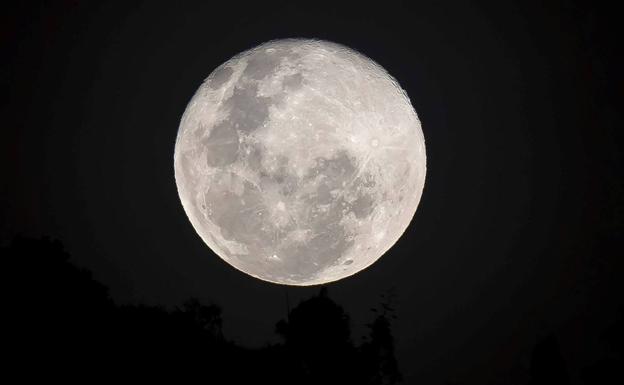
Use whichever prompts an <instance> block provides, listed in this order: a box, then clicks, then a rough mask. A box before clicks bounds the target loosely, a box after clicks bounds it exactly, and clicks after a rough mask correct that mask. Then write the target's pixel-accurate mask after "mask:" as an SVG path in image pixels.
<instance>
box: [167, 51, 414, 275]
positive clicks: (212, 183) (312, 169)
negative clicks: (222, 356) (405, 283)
mask: <svg viewBox="0 0 624 385" xmlns="http://www.w3.org/2000/svg"><path fill="white" fill-rule="evenodd" d="M174 169H175V180H176V184H177V188H178V193H179V196H180V200H181V201H182V205H183V207H184V210H185V212H186V214H187V215H188V218H189V220H190V222H191V223H192V225H193V227H194V228H195V230H196V231H197V233H198V234H199V236H200V237H201V238H202V239H203V240H204V242H205V243H206V244H207V245H208V246H209V247H210V249H212V251H214V252H215V253H216V254H217V255H218V256H219V257H221V258H222V259H223V260H224V261H226V262H227V263H229V264H230V265H232V266H234V267H235V268H237V269H238V270H240V271H242V272H244V273H247V274H249V275H251V276H254V277H256V278H259V279H262V280H265V281H270V282H274V283H279V284H286V285H300V286H305V285H317V284H323V283H327V282H332V281H336V280H339V279H342V278H344V277H347V276H350V275H352V274H355V273H357V272H359V271H361V270H362V269H364V268H366V267H368V266H370V265H371V264H372V263H374V262H375V261H376V260H378V259H379V258H380V257H381V256H382V255H383V254H384V253H385V252H386V251H387V250H388V249H390V248H391V247H392V245H394V244H395V243H396V241H397V240H398V239H399V238H400V237H401V235H402V234H403V233H404V232H405V230H406V228H407V226H408V225H409V223H410V221H411V220H412V218H413V216H414V214H415V212H416V208H417V206H418V203H419V201H420V197H421V194H422V190H423V187H424V183H425V172H426V155H425V141H424V137H423V133H422V129H421V125H420V121H419V119H418V116H417V115H416V112H415V111H414V108H413V107H412V105H411V103H410V101H409V98H408V96H407V94H406V93H405V91H403V89H402V88H401V87H400V86H399V84H398V82H397V81H396V79H394V78H393V77H392V76H391V75H389V74H388V73H387V72H386V70H384V69H383V68H382V67H381V66H380V65H379V64H377V63H375V62H374V61H373V60H371V59H369V58H368V57H366V56H364V55H362V54H361V53H359V52H356V51H354V50H352V49H350V48H347V47H345V46H342V45H339V44H336V43H331V42H327V41H319V40H307V39H286V40H275V41H270V42H267V43H264V44H261V45H259V46H257V47H255V48H253V49H250V50H248V51H245V52H243V53H240V54H238V55H236V56H235V57H233V58H232V59H230V60H228V61H227V62H225V63H223V64H222V65H220V66H219V67H218V68H216V69H215V70H214V71H213V72H212V73H211V74H210V75H209V76H208V78H207V79H206V80H205V81H204V82H203V83H202V84H201V85H200V87H199V89H198V90H197V92H196V93H195V95H194V96H193V97H192V99H191V100H190V102H189V104H188V106H187V107H186V110H185V111H184V114H183V116H182V119H181V122H180V127H179V131H178V135H177V139H176V144H175V154H174Z"/></svg>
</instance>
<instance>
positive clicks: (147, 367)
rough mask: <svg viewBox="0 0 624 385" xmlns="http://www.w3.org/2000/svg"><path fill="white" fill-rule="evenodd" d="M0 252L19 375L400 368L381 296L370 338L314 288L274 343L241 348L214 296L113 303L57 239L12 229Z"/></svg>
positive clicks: (360, 378)
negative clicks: (175, 302) (166, 302)
mask: <svg viewBox="0 0 624 385" xmlns="http://www.w3.org/2000/svg"><path fill="white" fill-rule="evenodd" d="M0 255H1V259H0V261H1V263H2V264H3V267H4V268H3V269H2V273H1V274H2V281H3V284H4V285H5V287H6V290H4V294H5V296H6V297H7V301H5V304H6V307H7V309H8V311H7V312H6V315H5V316H4V321H8V325H9V326H8V327H7V328H6V329H5V334H6V337H8V338H5V341H6V343H5V350H6V351H8V352H10V353H11V354H10V356H11V360H12V361H9V363H10V364H11V365H10V366H11V368H12V369H14V370H15V371H16V372H18V373H20V375H22V378H23V376H24V375H28V376H41V377H44V378H46V380H50V379H52V378H57V379H58V378H63V379H67V378H68V377H72V376H73V377H77V378H78V379H79V380H80V381H81V382H86V381H89V379H91V378H94V377H96V378H98V379H103V378H109V379H110V380H116V381H117V380H118V379H119V378H124V379H129V378H136V379H137V380H139V381H141V382H146V381H148V380H152V379H154V380H159V381H162V380H163V379H165V378H174V379H175V381H176V382H179V381H180V380H181V379H182V378H186V377H192V378H204V379H205V380H206V381H207V382H208V383H214V384H226V383H227V384H236V383H251V382H260V383H264V382H267V383H269V382H270V383H272V384H274V385H275V384H293V383H297V384H313V383H314V384H318V383H323V384H338V383H340V384H345V383H354V384H392V383H396V381H398V379H399V378H400V376H398V370H397V368H396V360H395V359H394V353H393V345H392V335H391V332H390V323H389V322H388V320H387V317H388V314H389V311H390V309H389V308H388V307H387V304H382V308H383V309H385V310H384V311H383V313H382V314H379V315H378V316H377V318H376V319H375V320H374V321H373V323H372V324H371V325H369V327H370V329H371V336H370V342H369V343H368V344H366V345H363V346H360V347H356V346H354V344H353V342H352V340H351V327H350V320H349V317H348V315H347V314H346V313H345V311H344V310H343V309H342V307H340V306H339V305H338V304H336V303H335V302H334V301H333V300H331V299H330V298H329V295H328V291H327V288H321V290H320V293H319V294H318V295H317V296H314V297H312V298H310V299H308V300H305V301H303V302H301V303H300V304H299V305H298V306H296V307H295V308H294V309H292V311H290V312H289V314H288V318H287V320H282V321H279V322H278V323H277V324H276V332H277V333H278V334H279V335H280V336H282V338H283V340H284V343H283V344H274V345H267V346H265V347H263V348H259V349H249V348H245V347H242V346H239V345H237V344H235V343H233V342H231V341H228V340H227V339H226V338H225V336H224V335H223V331H222V324H223V321H222V318H221V308H220V307H219V306H217V305H215V304H208V305H205V304H202V303H201V302H200V301H199V300H198V299H195V298H191V299H189V300H188V301H186V302H185V303H183V304H182V306H180V307H177V308H175V309H173V310H167V309H165V308H162V307H158V306H146V305H122V306H118V305H115V304H114V303H113V301H112V300H111V298H110V297H109V295H108V290H107V288H106V287H105V286H104V285H102V284H100V283H99V282H97V281H95V280H94V279H93V277H92V275H91V273H89V272H88V271H87V270H84V269H80V268H77V267H76V266H74V265H73V264H71V263H70V261H69V254H68V253H67V252H66V251H65V250H64V249H63V246H62V244H61V243H60V242H59V241H52V240H50V239H48V238H43V239H29V238H22V237H18V238H15V239H14V240H13V241H12V242H11V243H10V244H9V245H8V246H5V247H2V248H0ZM365 366H367V367H366V368H365ZM34 369H35V370H34Z"/></svg>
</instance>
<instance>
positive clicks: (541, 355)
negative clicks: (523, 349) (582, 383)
mask: <svg viewBox="0 0 624 385" xmlns="http://www.w3.org/2000/svg"><path fill="white" fill-rule="evenodd" d="M530 374H531V382H530V385H547V384H548V385H552V384H560V385H566V384H570V378H569V375H568V371H567V369H566V366H565V361H564V359H563V356H562V355H561V349H560V348H559V342H558V341H557V338H556V337H555V335H554V334H550V335H548V336H547V337H546V338H544V339H542V340H541V341H540V342H538V343H537V345H536V346H535V348H534V349H533V354H532V357H531V369H530Z"/></svg>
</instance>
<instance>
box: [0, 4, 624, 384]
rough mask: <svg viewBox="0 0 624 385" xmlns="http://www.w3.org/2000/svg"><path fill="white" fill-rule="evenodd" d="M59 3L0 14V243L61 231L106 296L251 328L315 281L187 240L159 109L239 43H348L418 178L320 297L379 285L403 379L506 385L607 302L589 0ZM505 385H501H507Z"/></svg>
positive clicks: (617, 157) (356, 312) (617, 129)
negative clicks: (280, 281) (362, 59)
mask: <svg viewBox="0 0 624 385" xmlns="http://www.w3.org/2000/svg"><path fill="white" fill-rule="evenodd" d="M543 3H544V2H540V4H537V3H536V4H534V5H529V4H527V2H525V1H496V2H489V3H486V2H476V1H475V2H470V1H462V2H460V1H457V2H456V1H452V2H450V1H438V2H434V1H431V2H428V1H427V2H420V1H412V2H407V1H406V2H404V3H391V2H377V3H375V4H374V5H372V4H371V5H367V4H364V3H363V2H358V3H355V4H347V3H344V4H343V3H339V2H336V1H333V2H306V3H301V4H298V3H296V2H289V1H284V2H271V3H266V2H255V3H253V4H244V3H241V2H238V1H235V2H222V3H219V4H215V2H210V1H194V2H121V1H120V2H116V3H100V2H78V1H58V2H54V3H50V2H29V3H28V4H17V5H14V6H12V7H9V9H8V10H7V11H6V12H3V14H2V16H1V17H2V21H1V23H0V25H1V27H0V28H1V29H0V31H1V38H2V51H3V52H4V53H3V55H2V57H3V60H2V64H1V69H2V71H1V74H0V76H1V79H2V83H3V86H2V88H3V90H5V92H6V91H8V95H7V94H6V93H5V98H6V99H5V101H4V102H3V104H2V116H3V124H2V128H1V131H0V151H1V152H0V156H1V158H0V162H1V163H0V170H1V172H2V175H3V178H2V179H3V180H4V182H3V183H2V190H1V191H0V194H1V195H0V198H1V199H2V206H1V210H2V211H0V231H1V233H0V235H1V237H2V241H3V242H6V241H8V240H10V239H11V238H12V237H13V236H14V235H15V234H25V235H30V236H41V235H48V236H52V237H54V238H58V239H61V240H62V241H63V242H64V243H65V245H66V248H67V249H68V250H69V251H70V253H71V255H72V256H73V258H74V262H75V263H76V264H78V265H80V266H84V267H87V268H89V269H91V270H92V271H93V272H94V275H95V277H96V278H97V279H99V280H100V281H102V282H103V283H105V284H106V285H107V286H109V287H110V290H111V294H112V295H113V297H114V299H115V300H116V301H118V302H119V303H127V302H133V303H136V302H145V303H149V304H162V305H168V306H173V305H176V304H179V303H181V301H183V300H184V299H186V298H188V297H191V296H195V297H198V298H201V299H203V300H206V301H215V302H216V303H218V304H220V305H221V306H223V309H224V325H225V328H226V329H225V333H226V334H227V335H228V336H229V337H230V338H232V339H235V340H237V341H240V342H241V343H244V344H247V345H260V344H262V343H264V342H265V341H268V340H270V339H272V338H274V337H273V328H274V324H275V321H276V320H278V319H279V318H282V317H284V314H285V312H286V304H285V296H286V293H288V295H289V297H290V300H291V302H297V301H299V300H300V299H303V298H306V297H308V296H310V295H311V294H314V293H316V292H317V291H318V288H288V289H286V288H285V287H282V286H277V285H274V284H270V283H266V282H262V281H259V280H256V279H254V278H251V277H248V276H246V275H244V274H242V273H240V272H238V271H236V270H235V269H233V268H232V267H230V266H229V265H227V264H226V263H224V262H223V261H221V260H220V259H219V258H218V257H216V256H215V255H214V254H213V253H212V252H211V251H210V250H209V249H208V248H207V247H206V246H205V244H204V243H203V242H202V241H201V239H200V238H199V236H198V235H197V234H196V233H195V231H194V229H193V228H192V226H191V224H190V223H189V221H188V219H187V217H186V215H185V213H184V211H183V209H182V206H181V204H180V202H179V199H178V195H177V191H176V186H175V180H174V175H173V150H174V142H175V137H176V133H177V129H178V123H179V120H180V117H181V115H182V113H183V111H184V109H185V107H186V103H187V102H188V101H189V99H190V97H191V96H192V95H193V93H194V92H195V90H196V88H197V87H198V86H199V85H200V84H201V82H202V80H203V79H204V78H205V77H207V76H208V74H209V73H210V72H211V71H212V70H213V69H214V68H215V67H217V66H218V65H219V64H221V63H222V62H224V61H226V60H227V59H229V58H230V57H232V56H233V55H235V54H237V53H239V52H241V51H243V50H246V49H248V48H251V47H253V46H255V45H257V44H259V43H261V42H264V41H267V40H271V39H276V38H287V37H306V38H320V39H326V40H330V41H335V42H337V43H341V44H344V45H347V46H349V47H352V48H354V49H357V50H358V51H360V52H362V53H364V54H365V55H367V56H369V57H371V58H372V59H373V60H375V61H377V62H378V63H379V64H381V65H382V66H383V67H384V68H386V70H388V72H389V73H390V74H392V75H393V76H394V77H395V78H396V79H397V80H398V81H399V83H400V84H401V86H402V87H403V88H404V89H405V90H406V91H407V93H408V95H409V96H410V98H411V101H412V104H413V106H414V107H415V109H416V111H417V113H418V115H419V117H420V119H421V122H422V126H423V131H424V135H425V140H426V146H427V158H428V175H427V179H426V184H425V190H424V194H423V197H422V200H421V203H420V207H419V208H418V211H417V213H416V216H415V217H414V219H413V221H412V223H411V225H410V227H409V228H408V229H407V231H406V232H405V234H404V235H403V237H402V238H401V239H400V240H399V242H398V243H397V244H396V245H395V246H394V247H393V248H392V249H391V250H390V251H389V252H388V253H387V254H386V255H385V256H384V257H382V258H381V259H380V260H379V261H378V262H377V263H375V264H374V265H373V266H371V267H370V268H368V269H367V270H365V271H363V272H361V273H359V274H357V275H355V276H352V277H350V278H347V279H345V280H342V281H339V282H337V283H334V284H331V285H329V292H330V295H331V296H332V297H333V298H334V299H335V300H336V301H337V302H338V303H340V304H342V305H343V306H344V307H345V309H346V310H347V311H348V312H349V313H350V314H351V315H352V318H353V323H354V327H355V328H356V330H357V329H358V327H362V326H363V325H364V323H365V322H367V321H368V320H369V318H370V316H369V315H370V312H369V308H370V307H372V306H374V305H376V304H377V303H378V302H379V295H380V294H382V293H384V292H386V291H388V290H390V289H392V288H394V290H395V291H396V294H397V315H398V320H397V322H396V324H395V326H394V333H395V338H396V339H397V344H398V347H397V349H398V358H399V364H400V365H401V368H402V370H403V372H404V375H405V377H406V380H407V381H406V382H407V383H413V382H416V381H422V382H423V383H443V381H445V380H452V379H458V380H459V379H461V383H466V384H472V383H474V384H484V383H490V382H501V383H504V382H506V381H508V380H507V379H508V378H511V377H512V376H520V377H521V376H522V375H523V373H524V372H523V371H524V370H525V368H526V365H527V362H528V360H529V355H530V352H531V349H532V348H533V346H534V344H535V343H536V341H537V340H538V339H539V338H540V337H541V336H544V335H546V334H548V333H550V332H554V333H555V334H556V335H557V336H558V337H559V339H560V343H561V345H562V350H563V355H564V358H565V359H566V362H567V363H568V369H569V370H570V372H571V374H572V376H573V378H577V377H578V370H579V369H578V368H579V367H581V366H582V365H583V364H586V363H590V362H591V361H592V360H594V359H595V356H597V355H599V354H600V351H601V349H602V348H601V342H600V335H601V332H602V331H603V330H604V328H605V327H607V326H608V325H609V324H610V323H612V322H613V320H614V317H615V314H616V310H617V308H618V306H619V305H621V300H620V299H619V297H617V296H616V295H615V293H616V292H617V291H618V289H621V286H622V284H621V280H620V275H621V271H622V270H621V268H622V260H621V258H619V257H620V256H621V251H620V249H619V247H618V246H620V245H621V239H622V230H623V229H622V226H623V215H624V205H623V204H622V202H623V197H622V194H623V192H624V189H623V187H622V186H623V178H622V176H623V175H622V135H623V134H622V112H621V97H622V92H623V91H622V90H624V82H623V78H622V74H621V68H624V67H623V64H624V63H623V62H622V56H621V53H620V52H619V51H620V49H619V48H617V45H616V44H615V42H616V41H617V36H618V35H617V33H616V25H615V23H614V17H613V12H612V10H610V9H606V8H600V7H598V6H597V5H593V4H592V3H591V2H583V1H550V2H546V3H547V4H543ZM507 383H511V382H507Z"/></svg>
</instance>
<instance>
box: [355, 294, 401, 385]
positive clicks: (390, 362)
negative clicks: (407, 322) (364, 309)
mask: <svg viewBox="0 0 624 385" xmlns="http://www.w3.org/2000/svg"><path fill="white" fill-rule="evenodd" d="M394 297H395V294H394V292H393V291H391V292H390V293H388V294H387V295H382V302H381V305H380V309H377V308H373V309H371V310H372V311H373V312H374V313H376V314H377V315H376V317H375V319H374V320H373V321H372V322H371V323H369V324H368V325H367V326H368V328H369V331H370V338H369V340H368V341H367V342H365V343H364V344H363V345H362V346H361V351H362V358H363V361H364V368H366V370H367V372H368V373H367V377H368V378H369V383H370V384H375V385H377V384H379V385H389V384H396V383H398V382H400V381H401V379H402V376H401V373H400V372H399V367H398V364H397V360H396V357H395V356H394V338H393V337H392V332H391V320H392V319H396V315H395V314H394V313H395V310H394V308H393V306H392V302H393V300H394Z"/></svg>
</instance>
